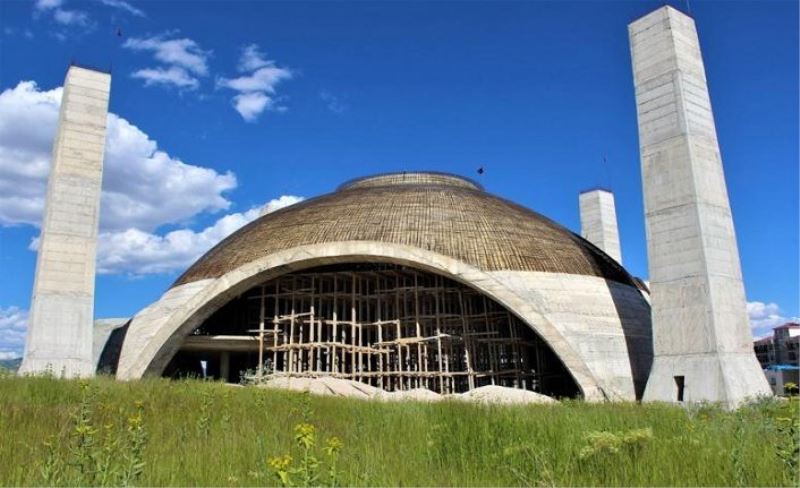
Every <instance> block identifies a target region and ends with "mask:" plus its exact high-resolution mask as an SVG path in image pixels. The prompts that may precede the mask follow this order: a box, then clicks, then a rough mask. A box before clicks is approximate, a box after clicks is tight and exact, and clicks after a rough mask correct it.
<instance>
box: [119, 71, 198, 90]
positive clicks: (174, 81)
mask: <svg viewBox="0 0 800 488" xmlns="http://www.w3.org/2000/svg"><path fill="white" fill-rule="evenodd" d="M131 76H132V77H133V78H139V79H142V80H144V84H145V86H151V85H158V84H162V85H175V86H177V87H178V88H188V89H190V90H194V89H195V88H197V87H198V86H199V85H200V82H199V81H198V79H197V78H195V77H194V76H192V75H190V74H189V73H188V72H187V71H186V70H185V69H183V68H181V67H179V66H171V67H169V68H144V69H140V70H138V71H134V72H133V73H132V74H131Z"/></svg>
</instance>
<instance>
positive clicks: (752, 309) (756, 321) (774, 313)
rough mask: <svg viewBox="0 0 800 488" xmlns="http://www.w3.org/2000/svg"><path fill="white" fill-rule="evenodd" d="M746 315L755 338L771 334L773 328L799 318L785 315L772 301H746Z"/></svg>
mask: <svg viewBox="0 0 800 488" xmlns="http://www.w3.org/2000/svg"><path fill="white" fill-rule="evenodd" d="M747 316H748V317H749V318H750V329H751V331H752V333H753V337H756V338H759V337H764V336H769V335H771V334H772V329H773V328H775V327H777V326H779V325H783V324H784V323H786V322H791V321H797V320H800V318H798V317H786V316H785V315H784V314H783V311H782V310H781V308H780V307H779V306H778V304H777V303H773V302H770V303H764V302H747Z"/></svg>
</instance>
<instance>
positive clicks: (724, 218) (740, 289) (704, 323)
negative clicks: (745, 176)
mask: <svg viewBox="0 0 800 488" xmlns="http://www.w3.org/2000/svg"><path fill="white" fill-rule="evenodd" d="M629 36H630V43H631V56H632V59H633V71H634V85H635V88H636V108H637V116H638V122H639V145H640V153H641V164H642V178H643V188H644V200H645V219H646V230H647V246H648V258H649V267H650V270H649V271H650V276H649V278H650V291H651V294H650V296H651V303H652V307H653V337H654V352H655V360H654V363H653V371H652V373H651V377H650V381H649V383H648V385H647V390H646V392H645V399H646V400H663V401H677V386H676V379H675V377H676V376H682V377H684V381H685V394H684V399H685V400H687V401H719V402H723V403H725V404H727V405H730V406H733V405H736V404H738V403H739V402H741V401H742V400H743V399H744V398H745V397H747V396H753V395H758V394H766V393H768V392H769V389H768V386H767V383H766V380H765V379H764V375H763V374H762V373H761V371H760V369H759V368H758V362H757V361H756V358H755V356H754V354H753V352H752V338H751V336H750V329H749V323H748V319H747V313H746V308H745V293H744V286H743V284H742V274H741V269H740V264H739V251H738V249H737V246H736V236H735V234H734V229H733V219H732V217H731V211H730V205H729V203H728V193H727V189H726V186H725V177H724V174H723V169H722V160H721V157H720V151H719V145H718V142H717V134H716V129H715V126H714V117H713V113H712V110H711V101H710V99H709V94H708V87H707V86H706V77H705V69H704V67H703V59H702V56H701V54H700V45H699V41H698V37H697V31H696V30H695V25H694V21H693V20H692V19H691V18H690V17H688V16H686V15H684V14H682V13H681V12H679V11H677V10H675V9H674V8H671V7H662V8H660V9H658V10H656V11H654V12H652V13H650V14H648V15H646V16H645V17H643V18H641V19H639V20H637V21H635V22H633V23H632V24H631V25H630V26H629Z"/></svg>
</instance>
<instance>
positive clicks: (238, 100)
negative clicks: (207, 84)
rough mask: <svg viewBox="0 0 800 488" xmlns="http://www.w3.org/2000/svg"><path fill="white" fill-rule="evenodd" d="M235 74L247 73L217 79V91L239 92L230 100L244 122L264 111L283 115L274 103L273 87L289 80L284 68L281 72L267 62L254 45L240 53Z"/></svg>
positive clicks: (288, 73) (272, 62)
mask: <svg viewBox="0 0 800 488" xmlns="http://www.w3.org/2000/svg"><path fill="white" fill-rule="evenodd" d="M238 67H239V71H247V72H251V73H250V74H249V75H242V76H239V77H237V78H218V79H217V87H218V88H228V89H231V90H234V91H237V92H239V93H238V95H235V96H234V97H233V100H232V103H233V107H234V108H235V109H236V111H237V112H239V115H241V116H242V118H243V119H244V120H246V121H248V122H253V121H255V120H256V119H257V118H258V116H259V115H261V113H262V112H264V111H265V110H272V111H278V112H280V111H284V110H286V107H283V106H281V105H279V104H278V103H276V98H275V87H276V86H277V85H278V83H280V82H281V81H284V80H290V79H291V78H292V76H293V74H292V72H291V71H290V70H289V69H288V68H281V67H279V66H277V65H276V64H275V61H271V60H268V59H266V58H265V57H264V54H263V53H262V52H261V51H260V50H259V48H258V46H257V45H255V44H250V45H248V46H245V47H244V48H243V49H242V55H241V57H240V58H239V66H238Z"/></svg>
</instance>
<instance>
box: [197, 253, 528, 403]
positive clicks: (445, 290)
mask: <svg viewBox="0 0 800 488" xmlns="http://www.w3.org/2000/svg"><path fill="white" fill-rule="evenodd" d="M363 268H365V269H353V270H333V271H324V272H307V273H293V274H289V275H285V276H283V277H279V278H276V279H274V280H272V281H270V282H267V283H265V284H263V285H259V286H257V287H255V288H253V289H252V290H250V292H248V293H247V294H246V295H245V296H244V297H243V298H244V299H246V300H247V304H248V306H247V309H248V311H249V313H248V314H247V326H246V331H244V332H245V333H246V334H249V335H250V340H249V341H248V344H253V345H255V343H256V341H257V344H258V346H257V349H258V362H257V367H256V373H255V375H256V378H257V379H258V380H268V379H270V378H275V377H282V376H283V377H285V376H291V377H319V376H331V377H336V378H345V379H350V380H355V381H361V382H364V383H368V384H370V385H373V386H376V387H379V388H383V389H385V390H389V391H394V390H408V389H412V388H427V389H430V390H433V391H438V392H440V393H458V392H464V391H467V390H470V389H473V388H475V387H477V386H483V385H487V384H497V385H503V386H510V387H516V388H523V389H531V390H536V389H537V385H538V383H539V381H540V380H541V379H542V374H543V368H542V364H541V359H542V355H541V354H539V350H540V347H542V346H543V344H542V343H541V341H540V340H539V339H538V338H537V337H536V336H535V334H533V333H532V332H531V331H530V329H529V328H528V327H527V326H524V325H523V324H522V323H521V322H520V321H519V320H518V319H517V318H516V317H514V316H513V315H512V314H510V313H509V312H508V311H506V310H505V309H503V308H502V307H500V306H499V305H497V304H496V303H495V302H493V301H492V300H489V299H487V298H486V297H485V296H484V295H482V294H480V293H478V292H476V291H474V290H472V289H470V288H468V287H466V286H464V285H461V284H458V283H456V282H454V281H452V280H448V279H446V278H442V277H440V276H437V275H433V274H429V273H424V272H418V271H415V270H411V269H405V268H402V267H399V266H389V265H385V266H378V265H375V266H372V267H363ZM195 337H196V336H195ZM224 337H225V338H226V339H225V340H226V341H230V340H231V339H230V337H231V336H229V335H226V336H224ZM243 339H244V337H243ZM195 340H197V339H195Z"/></svg>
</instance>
